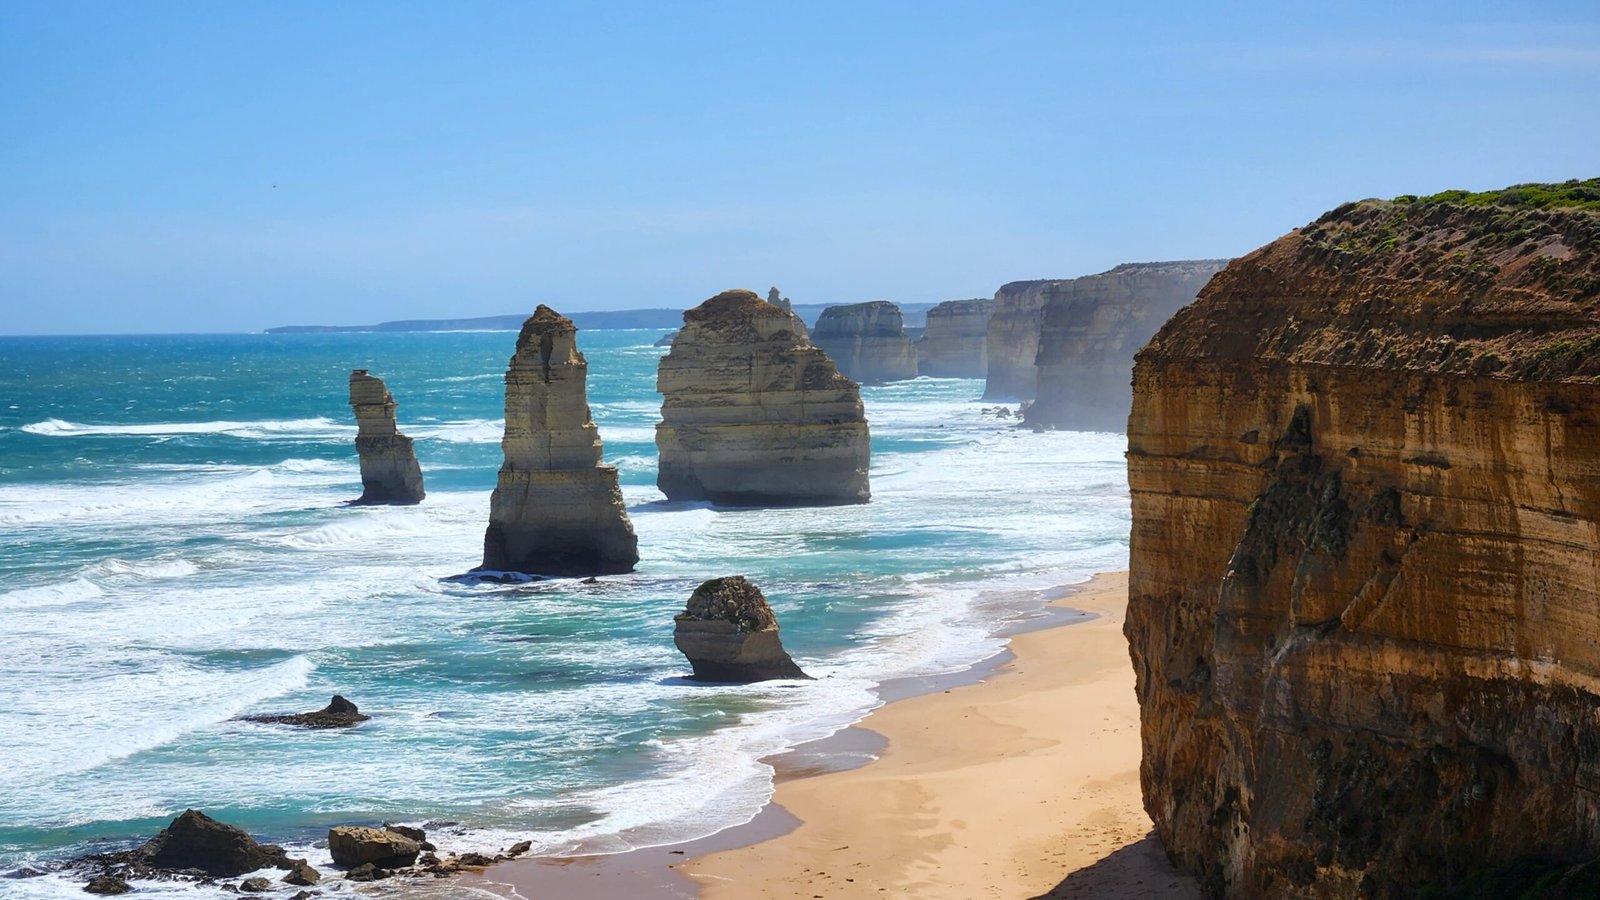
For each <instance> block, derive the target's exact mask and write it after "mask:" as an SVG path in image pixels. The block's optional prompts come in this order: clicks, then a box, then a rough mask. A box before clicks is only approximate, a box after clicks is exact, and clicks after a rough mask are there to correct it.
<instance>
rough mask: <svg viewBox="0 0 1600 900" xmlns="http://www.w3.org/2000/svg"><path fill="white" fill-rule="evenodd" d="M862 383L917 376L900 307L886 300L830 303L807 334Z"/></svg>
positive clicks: (914, 359)
mask: <svg viewBox="0 0 1600 900" xmlns="http://www.w3.org/2000/svg"><path fill="white" fill-rule="evenodd" d="M811 339H812V340H813V341H814V342H815V343H816V345H817V346H818V347H821V348H822V349H823V350H825V351H827V353H828V356H829V357H830V358H831V359H832V360H833V361H834V362H835V363H836V364H838V366H839V371H841V372H843V373H844V374H845V375H847V376H849V377H850V378H854V379H855V380H856V381H859V382H861V383H862V384H882V383H884V382H886V381H905V380H907V379H910V378H915V377H917V348H916V345H915V344H913V343H911V338H910V337H908V336H907V335H906V327H905V318H904V317H903V316H902V315H901V314H900V307H898V306H895V305H894V304H893V303H890V302H889V301H887V300H873V301H871V302H869V303H852V304H849V305H847V306H830V307H828V308H827V309H825V310H823V311H822V318H820V319H818V320H817V330H816V332H815V333H814V334H813V335H812V338H811Z"/></svg>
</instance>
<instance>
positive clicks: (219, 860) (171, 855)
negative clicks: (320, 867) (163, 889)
mask: <svg viewBox="0 0 1600 900" xmlns="http://www.w3.org/2000/svg"><path fill="white" fill-rule="evenodd" d="M130 856H131V857H132V858H133V860H135V861H138V862H142V863H143V864H145V865H147V866H150V867H151V868H155V869H163V870H168V871H182V870H187V869H198V870H200V871H202V872H204V873H206V874H207V875H211V876H214V877H218V878H224V877H228V876H231V875H243V874H244V873H246V872H254V871H256V870H257V869H264V868H266V867H268V866H282V865H285V857H284V852H283V848H282V847H279V846H277V845H275V844H258V843H256V841H255V838H252V837H251V836H250V835H249V834H247V833H246V832H245V831H244V830H243V829H241V828H235V827H233V826H232V825H226V824H223V823H222V822H218V821H217V820H216V819H213V818H211V817H210V816H208V815H206V814H205V813H203V812H201V811H199V810H197V809H187V810H184V811H183V815H180V816H178V817H177V818H176V819H173V820H172V824H171V825H168V826H167V827H166V828H164V829H162V830H161V832H160V833H159V834H157V835H156V836H155V837H153V838H151V839H150V840H148V841H146V842H145V844H144V846H142V847H139V848H138V849H137V850H134V851H133V852H132V853H131V854H130Z"/></svg>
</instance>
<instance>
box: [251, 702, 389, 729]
mask: <svg viewBox="0 0 1600 900" xmlns="http://www.w3.org/2000/svg"><path fill="white" fill-rule="evenodd" d="M370 718H372V717H371V716H367V715H363V714H362V713H361V711H360V710H359V709H357V708H356V705H355V704H354V703H351V702H350V701H349V700H346V699H345V698H344V697H342V696H340V695H338V694H334V695H333V699H332V700H330V701H329V702H328V705H327V706H324V707H323V708H322V709H319V710H315V711H313V712H303V713H287V714H279V715H259V716H240V717H239V719H240V721H243V722H255V723H257V724H261V725H294V726H296V727H298V728H349V727H350V726H352V725H355V724H356V723H358V722H365V721H367V720H368V719H370Z"/></svg>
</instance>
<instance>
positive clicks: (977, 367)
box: [917, 299, 994, 378]
mask: <svg viewBox="0 0 1600 900" xmlns="http://www.w3.org/2000/svg"><path fill="white" fill-rule="evenodd" d="M993 313H994V301H993V300H988V299H981V300H946V301H944V302H943V303H940V304H939V305H938V306H935V307H934V308H933V309H930V310H928V324H927V327H925V328H924V329H923V331H922V337H921V338H920V339H919V340H918V341H917V374H918V375H927V376H929V377H931V378H983V377H984V376H985V375H987V374H988V371H989V367H988V359H989V351H988V346H989V316H990V315H991V314H993Z"/></svg>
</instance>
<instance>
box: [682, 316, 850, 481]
mask: <svg viewBox="0 0 1600 900" xmlns="http://www.w3.org/2000/svg"><path fill="white" fill-rule="evenodd" d="M683 322H684V324H683V330H681V331H680V332H679V333H678V337H677V339H676V340H674V341H673V343H672V349H671V350H670V351H668V353H667V354H666V355H665V356H663V357H662V358H661V364H660V368H659V369H658V370H657V375H656V389H657V390H658V391H660V392H661V395H662V404H661V422H660V424H658V425H657V426H656V447H657V449H658V450H659V451H660V472H659V475H658V477H657V480H656V484H657V486H658V487H660V488H661V491H662V493H664V494H666V495H667V497H668V498H669V499H672V500H710V501H712V502H714V503H721V504H724V505H728V506H829V505H837V504H846V503H865V502H867V500H868V498H869V497H870V496H871V492H870V490H869V488H868V484H867V466H868V463H869V461H870V457H871V452H872V451H871V446H870V438H869V435H868V433H867V418H866V415H865V413H864V411H863V408H862V406H861V391H860V388H859V387H857V385H856V383H855V382H854V381H851V380H850V379H849V378H846V377H845V376H843V375H841V374H840V373H839V370H838V368H837V367H836V366H835V365H834V364H833V361H832V360H831V359H829V358H828V355H827V354H826V353H824V352H823V351H822V350H821V349H819V348H817V347H814V346H812V345H811V342H810V341H809V340H807V339H806V337H805V332H804V329H803V326H802V325H801V323H800V320H799V318H798V317H796V316H795V315H794V314H793V313H790V312H785V311H784V310H783V309H781V308H780V307H777V306H774V305H772V304H771V303H767V302H766V301H764V300H762V299H761V298H760V297H757V296H756V295H755V294H754V293H752V292H750V291H726V292H724V293H721V294H718V295H717V296H715V297H712V298H711V299H710V300H707V301H706V302H704V303H702V304H700V305H699V306H697V307H695V308H694V309H691V310H689V311H687V312H685V313H684V314H683Z"/></svg>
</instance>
